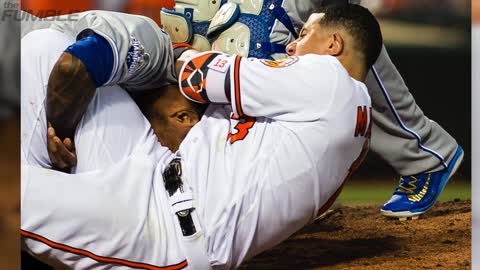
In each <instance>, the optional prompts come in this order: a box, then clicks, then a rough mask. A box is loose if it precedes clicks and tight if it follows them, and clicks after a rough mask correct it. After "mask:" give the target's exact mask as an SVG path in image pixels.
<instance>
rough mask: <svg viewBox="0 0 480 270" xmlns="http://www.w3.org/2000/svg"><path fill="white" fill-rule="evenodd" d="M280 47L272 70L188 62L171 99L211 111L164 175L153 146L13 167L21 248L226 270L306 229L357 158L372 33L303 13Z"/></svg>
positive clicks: (46, 256) (94, 259)
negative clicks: (71, 169)
mask: <svg viewBox="0 0 480 270" xmlns="http://www.w3.org/2000/svg"><path fill="white" fill-rule="evenodd" d="M359 17H361V18H362V19H361V20H358V18H359ZM365 22H367V23H365ZM351 25H355V28H356V29H361V30H359V31H358V32H356V33H352V31H351V28H349V27H350V26H351ZM366 35H368V37H369V38H365V37H366ZM353 44H355V46H354V45H353ZM289 49H290V50H291V51H292V56H291V57H290V58H288V59H286V60H283V61H269V60H256V59H247V58H243V57H240V56H229V55H225V54H221V53H216V52H206V53H201V54H199V55H196V56H195V57H193V58H192V59H187V60H185V63H184V65H183V67H182V69H181V70H180V74H179V85H180V88H181V91H182V94H183V95H185V96H186V97H187V98H188V99H191V100H194V101H196V102H203V103H205V102H210V103H216V104H217V105H210V106H209V107H208V108H207V110H206V111H205V113H204V115H203V117H202V119H201V121H199V122H198V123H197V124H196V125H195V126H193V127H192V128H191V130H190V131H189V133H188V134H187V135H186V137H185V139H184V140H183V142H181V144H180V145H179V150H178V151H177V152H176V154H175V159H173V161H172V162H170V164H169V165H168V166H167V169H165V170H163V167H164V165H165V164H166V163H165V161H166V162H167V163H168V161H170V160H172V158H173V156H171V155H169V154H168V151H166V152H165V151H164V152H163V153H165V154H164V155H163V158H157V159H156V160H157V161H158V163H155V161H153V160H155V159H154V158H151V157H150V155H151V154H150V153H151V152H152V151H151V149H152V148H155V147H154V146H152V145H151V140H146V141H145V142H143V143H140V144H139V145H141V146H140V147H138V148H137V149H138V150H134V151H133V153H132V154H131V155H130V156H129V157H128V158H125V159H123V160H122V161H120V162H118V163H117V164H116V165H114V166H111V167H109V168H106V169H104V170H97V171H93V172H90V173H80V174H75V175H67V174H63V173H60V172H54V171H51V170H47V169H44V168H38V167H34V166H27V167H26V168H24V172H25V173H24V175H23V181H22V235H23V236H24V238H23V239H24V240H25V241H24V244H25V247H26V248H27V249H29V250H30V251H31V252H32V253H34V254H36V255H37V256H40V257H42V258H43V260H44V261H48V262H50V263H52V264H55V265H56V266H57V267H62V266H64V265H68V266H69V267H71V268H73V269H91V268H92V269H93V268H95V269H107V268H111V267H113V266H116V267H118V269H128V268H129V267H130V268H140V269H182V268H185V267H188V268H189V269H190V268H191V269H209V268H213V269H233V268H237V267H238V266H239V265H240V264H241V263H242V262H243V261H244V260H245V259H248V258H251V257H253V256H255V255H256V254H258V253H260V252H262V251H264V250H266V249H268V248H270V247H272V246H273V245H275V244H277V243H279V242H281V241H282V240H284V239H286V238H287V237H288V236H290V235H291V234H292V233H294V232H295V231H297V230H298V229H300V228H301V227H303V226H304V225H305V224H307V223H308V222H310V221H312V220H314V218H315V217H316V216H317V215H318V214H319V213H321V212H322V211H324V210H325V209H326V208H328V205H329V203H331V202H332V201H333V199H334V198H335V197H336V196H338V194H339V192H340V190H341V187H342V186H343V184H344V182H345V180H346V179H347V178H348V176H349V175H350V174H351V173H352V172H353V171H354V170H355V169H356V167H357V166H358V165H359V163H360V162H361V160H362V158H363V157H364V155H365V153H366V150H367V149H368V142H369V136H370V127H371V124H372V121H371V114H370V106H371V103H370V98H369V96H368V92H367V90H366V86H365V85H364V84H363V83H362V82H361V81H363V80H364V79H365V77H366V74H367V71H368V68H369V66H371V65H372V64H373V62H374V61H375V59H376V58H377V56H378V54H379V52H380V49H381V34H380V28H379V26H378V23H376V20H375V18H374V17H373V16H372V15H371V14H370V13H369V12H368V11H367V10H366V9H364V8H361V7H359V6H355V5H349V6H348V8H345V9H338V8H330V9H326V10H325V12H324V13H321V14H313V15H312V16H311V17H310V19H309V20H308V22H307V23H306V24H305V27H304V28H303V30H302V32H301V35H300V37H299V39H298V40H297V41H296V42H295V43H292V45H291V46H289ZM271 77H276V78H278V80H271V79H270V78H271ZM258 82H263V83H260V84H258ZM299 84H300V86H301V87H300V88H299V87H298V85H299ZM297 89H300V90H297ZM118 90H119V89H118ZM99 92H100V91H99ZM164 94H165V95H167V96H173V97H175V96H176V98H178V97H181V95H180V93H178V92H173V93H172V92H171V91H168V90H165V93H164ZM175 94H176V95H175ZM180 100H183V102H186V100H185V99H180ZM124 101H125V102H127V101H128V97H127V96H124ZM158 102H165V101H164V100H162V98H160V99H159V100H158ZM222 104H224V105H222ZM176 105H178V104H176V103H174V104H173V105H172V107H175V106H176ZM152 108H155V104H154V105H152ZM160 108H163V109H165V106H160ZM111 109H112V110H113V109H114V106H112V108H111ZM144 111H146V112H149V109H148V108H147V109H145V108H144ZM131 113H135V112H134V111H131ZM147 116H149V120H150V122H151V124H152V127H154V129H155V127H156V126H157V127H159V126H160V127H161V126H164V127H166V126H168V125H167V124H165V123H166V122H168V121H165V120H164V118H165V115H163V116H164V117H162V116H161V115H160V116H158V115H157V116H154V115H153V114H150V113H147ZM166 118H168V114H167V115H166ZM188 118H190V115H189V114H188V110H185V115H184V116H183V118H182V119H188ZM82 121H84V120H82ZM126 124H128V123H126ZM96 128H97V129H100V130H102V129H104V131H103V132H108V130H109V129H108V127H101V126H97V127H96ZM155 132H162V130H161V129H160V130H158V129H155ZM163 132H164V131H163ZM170 135H171V136H176V134H173V132H171V133H170ZM159 138H160V139H161V140H162V136H159ZM77 147H80V146H79V145H77ZM157 147H158V148H159V149H163V150H164V149H165V148H163V147H160V146H157ZM163 150H161V151H160V152H162V151H163ZM93 151H95V150H93ZM162 171H164V177H163V181H165V182H166V184H165V186H164V185H163V181H162V179H161V172H162ZM172 179H174V181H172ZM72 183H73V184H72ZM167 194H168V195H167ZM55 198H59V199H58V200H57V199H55ZM58 201H60V202H61V203H59V202H58ZM124 223H125V224H124ZM175 232H176V234H177V235H178V238H173V239H172V234H175ZM202 256H203V257H202ZM185 258H186V259H187V261H185ZM205 261H206V262H207V264H204V263H205ZM165 263H166V264H167V265H170V266H162V265H165ZM122 267H123V268H122Z"/></svg>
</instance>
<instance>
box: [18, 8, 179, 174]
mask: <svg viewBox="0 0 480 270" xmlns="http://www.w3.org/2000/svg"><path fill="white" fill-rule="evenodd" d="M38 20H39V21H27V22H25V23H24V25H22V27H23V28H24V30H25V32H28V33H29V34H27V35H26V36H25V37H24V38H22V42H23V43H25V45H23V44H22V52H21V54H22V67H21V69H22V75H21V76H22V100H23V101H22V105H21V106H22V130H23V131H22V143H23V144H26V145H25V147H23V148H22V151H23V153H22V160H24V159H25V160H26V161H27V162H28V163H29V164H37V165H39V166H42V167H45V168H49V167H50V166H51V162H50V159H49V157H48V152H47V149H46V134H47V133H46V127H47V123H46V115H45V109H44V103H45V96H46V89H47V84H48V79H49V76H50V70H51V69H52V67H53V65H54V64H55V62H56V61H57V60H58V58H59V57H60V54H61V52H62V51H63V50H65V49H66V48H67V47H68V46H69V45H71V44H73V43H75V42H76V40H77V39H79V38H81V37H82V35H84V33H85V31H94V32H95V33H97V34H99V35H101V36H103V37H104V38H105V39H106V40H107V41H108V42H109V44H110V46H111V47H112V48H113V51H112V53H113V56H114V57H113V58H114V65H113V70H112V73H111V77H110V79H109V80H108V82H106V83H105V85H109V86H111V85H117V84H119V85H121V86H122V87H123V88H124V89H127V90H129V91H140V90H144V89H152V88H158V87H161V86H164V85H166V84H171V83H174V82H176V79H175V75H174V65H173V51H172V46H171V42H170V39H169V37H168V35H167V34H166V33H164V32H162V31H161V29H160V28H159V27H158V26H157V25H156V24H155V22H154V21H153V20H151V19H150V18H147V17H144V16H138V15H131V14H124V13H117V12H110V11H86V12H82V13H78V14H69V15H63V16H59V17H51V18H45V19H43V20H40V19H38ZM45 22H48V24H45ZM37 27H39V28H42V29H40V30H42V31H40V32H38V31H37V32H36V33H34V34H33V35H32V31H29V30H26V29H36V28H37ZM45 28H48V29H50V31H46V29H45ZM51 31H54V32H51ZM58 32H59V33H61V34H51V33H58ZM27 36H29V37H27ZM46 48H51V50H47V49H46ZM54 56H55V57H56V58H55V57H54ZM39 59H41V60H39ZM31 65H34V66H35V68H33V67H31ZM39 71H41V73H39V74H32V73H33V72H39ZM27 74H28V75H27ZM27 76H30V77H27ZM39 85H42V86H43V87H42V89H39V88H38V86H39ZM26 88H33V89H29V90H26ZM127 115H128V114H127ZM132 115H134V114H132ZM24 119H25V120H24ZM34 119H35V121H34V122H32V121H33V120H34ZM128 120H129V119H128V116H127V119H125V121H128ZM132 122H135V121H132ZM112 139H113V141H111V142H108V143H112V144H115V141H117V140H118V139H117V140H115V139H114V138H112ZM112 149H113V148H112ZM121 151H122V149H118V152H121ZM115 156H117V155H116V154H114V155H113V156H112V157H106V158H105V159H103V158H99V160H102V162H100V163H95V162H93V161H89V166H94V164H97V165H96V166H95V168H98V167H100V168H102V167H103V165H105V162H103V161H106V160H110V159H112V160H113V161H116V158H115ZM118 156H122V155H118ZM79 166H80V167H79V169H80V170H81V169H82V168H81V166H82V165H81V164H79Z"/></svg>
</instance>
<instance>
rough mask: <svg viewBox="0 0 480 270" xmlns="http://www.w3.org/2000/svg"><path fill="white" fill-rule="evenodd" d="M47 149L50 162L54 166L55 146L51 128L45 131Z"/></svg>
mask: <svg viewBox="0 0 480 270" xmlns="http://www.w3.org/2000/svg"><path fill="white" fill-rule="evenodd" d="M47 148H48V156H49V157H50V161H51V162H52V164H53V165H55V166H56V165H57V159H56V155H57V144H56V143H55V130H54V129H53V128H52V127H49V128H48V131H47Z"/></svg>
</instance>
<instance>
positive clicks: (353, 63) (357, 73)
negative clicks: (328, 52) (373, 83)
mask: <svg viewBox="0 0 480 270" xmlns="http://www.w3.org/2000/svg"><path fill="white" fill-rule="evenodd" d="M337 58H338V60H339V61H340V63H342V65H343V67H345V69H346V70H347V71H348V74H350V77H352V78H354V79H355V80H357V81H360V82H364V81H365V79H366V77H367V73H368V71H367V70H366V68H365V66H364V64H363V61H358V59H354V58H352V57H341V56H339V57H337Z"/></svg>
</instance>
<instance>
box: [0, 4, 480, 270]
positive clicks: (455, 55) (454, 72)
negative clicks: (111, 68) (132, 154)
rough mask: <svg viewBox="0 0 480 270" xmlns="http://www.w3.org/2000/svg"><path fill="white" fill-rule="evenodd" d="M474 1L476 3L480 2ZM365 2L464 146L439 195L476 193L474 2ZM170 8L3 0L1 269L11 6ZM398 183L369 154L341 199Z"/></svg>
mask: <svg viewBox="0 0 480 270" xmlns="http://www.w3.org/2000/svg"><path fill="white" fill-rule="evenodd" d="M473 1H474V5H475V2H477V3H478V1H479V0H473ZM361 2H362V5H364V6H367V7H368V8H370V9H371V10H372V11H373V12H374V13H375V14H376V16H377V17H378V18H379V21H380V24H381V27H382V31H383V34H384V39H385V44H386V46H387V49H388V51H389V53H390V57H391V58H392V60H393V62H394V63H395V65H396V66H397V68H398V70H399V71H400V73H401V74H402V75H403V77H404V79H405V81H406V83H407V85H408V86H409V88H410V91H411V93H412V94H413V95H414V97H415V99H416V102H417V103H418V104H419V106H420V107H421V108H422V110H423V111H424V112H425V114H426V115H427V116H428V117H429V118H430V119H433V120H435V121H436V122H438V123H440V125H441V126H443V127H444V128H445V129H446V130H447V131H448V132H450V134H451V135H453V137H455V138H456V139H457V141H458V142H459V143H460V144H461V145H462V146H463V147H464V149H465V161H464V163H463V165H462V166H461V167H460V169H459V173H458V174H457V176H455V177H454V181H452V182H451V183H449V185H448V186H447V189H446V191H445V192H444V195H442V197H441V200H450V199H454V198H460V199H469V198H471V188H470V182H471V181H470V180H471V174H470V170H471V102H470V101H471V90H470V89H471V2H470V0H364V1H361ZM173 5H174V1H173V0H82V1H68V0H23V1H22V2H21V7H20V3H19V1H18V0H0V11H1V14H2V15H0V51H1V52H2V53H1V61H0V146H1V148H0V149H1V150H0V171H1V172H2V173H1V177H0V239H2V241H0V266H1V267H0V268H1V269H20V266H19V265H20V256H19V255H20V254H19V252H18V251H19V248H20V247H19V237H18V226H19V216H20V215H19V209H20V206H19V205H20V203H19V192H20V191H19V190H20V188H19V186H20V180H19V179H20V166H19V163H20V158H19V155H20V146H19V134H20V130H19V127H20V124H19V104H20V95H19V91H20V90H19V80H20V79H19V49H20V47H19V46H20V45H19V42H20V40H19V36H20V23H19V18H18V16H17V17H15V16H11V15H6V16H5V15H4V14H7V13H6V10H18V9H19V8H21V9H23V10H25V11H27V12H29V13H33V14H35V15H37V16H39V17H46V16H52V15H60V14H68V13H75V12H80V11H85V10H91V9H104V10H112V11H122V12H129V13H133V14H142V15H146V16H149V17H151V18H152V19H154V20H155V21H156V22H157V23H160V18H159V12H160V9H161V8H162V7H167V8H172V7H173ZM477 7H478V5H477ZM8 14H11V13H8ZM477 14H478V13H477ZM477 46H478V45H477ZM476 74H477V76H478V75H479V74H480V73H479V72H478V71H476ZM479 91H480V89H479ZM479 103H480V102H479ZM478 105H479V106H480V104H478ZM477 119H478V118H477ZM479 135H480V134H479ZM477 136H478V135H477ZM477 160H478V159H477ZM396 184H397V175H396V174H395V172H394V171H393V170H392V169H391V168H390V167H389V166H388V165H386V164H385V162H383V161H382V160H381V159H380V158H379V157H378V156H375V155H374V154H373V153H370V154H369V156H368V157H367V160H366V161H365V163H364V164H363V165H362V166H361V168H360V170H359V171H358V172H357V173H356V174H355V175H354V177H353V179H352V180H351V181H350V182H349V183H348V184H347V186H346V188H345V191H344V192H343V194H342V196H341V199H342V203H344V204H362V203H366V204H367V203H369V204H371V203H374V204H378V205H379V207H380V204H381V203H383V202H384V201H385V200H386V199H388V198H389V197H390V195H391V192H392V191H393V188H394V187H395V186H396ZM23 269H41V266H38V265H35V266H33V265H28V267H27V264H26V263H25V264H24V267H23Z"/></svg>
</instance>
